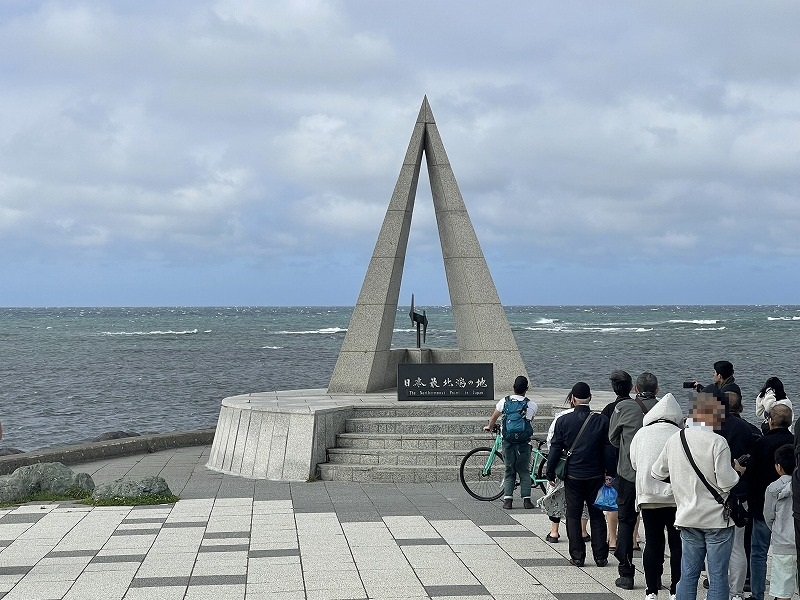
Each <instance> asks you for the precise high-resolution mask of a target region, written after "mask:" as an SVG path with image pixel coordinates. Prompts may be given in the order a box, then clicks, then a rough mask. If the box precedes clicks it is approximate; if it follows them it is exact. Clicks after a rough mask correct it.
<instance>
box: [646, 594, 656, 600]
mask: <svg viewBox="0 0 800 600" xmlns="http://www.w3.org/2000/svg"><path fill="white" fill-rule="evenodd" d="M644 600H658V594H647V595H646V596H645V597H644Z"/></svg>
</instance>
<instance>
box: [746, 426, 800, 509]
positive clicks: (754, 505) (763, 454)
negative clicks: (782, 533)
mask: <svg viewBox="0 0 800 600" xmlns="http://www.w3.org/2000/svg"><path fill="white" fill-rule="evenodd" d="M784 444H794V436H793V435H792V433H791V432H790V431H789V430H788V429H786V428H785V427H778V428H777V429H770V430H769V433H767V435H765V436H763V437H761V438H759V439H757V440H756V441H755V443H754V444H753V450H752V452H750V462H749V463H748V464H747V471H745V473H744V479H745V481H747V484H748V485H747V508H748V512H749V513H750V516H751V517H752V518H754V519H761V520H762V521H763V520H764V494H765V493H766V491H767V486H769V484H770V483H772V482H773V481H775V480H776V479H778V477H779V475H778V472H777V471H776V470H775V450H777V449H778V448H780V447H781V446H783V445H784Z"/></svg>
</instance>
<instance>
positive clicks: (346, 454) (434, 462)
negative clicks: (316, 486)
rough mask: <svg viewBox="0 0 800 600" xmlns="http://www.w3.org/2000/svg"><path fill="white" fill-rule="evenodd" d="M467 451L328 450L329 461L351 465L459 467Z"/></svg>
mask: <svg viewBox="0 0 800 600" xmlns="http://www.w3.org/2000/svg"><path fill="white" fill-rule="evenodd" d="M474 447H477V446H473V448H474ZM467 452H468V450H396V449H390V450H386V449H371V450H365V449H362V448H330V449H329V450H328V462H329V463H334V464H350V465H408V466H426V467H452V466H456V467H457V466H458V465H460V464H461V460H462V459H463V458H464V455H465V454H466V453H467Z"/></svg>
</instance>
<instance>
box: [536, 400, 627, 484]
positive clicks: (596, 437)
mask: <svg viewBox="0 0 800 600" xmlns="http://www.w3.org/2000/svg"><path fill="white" fill-rule="evenodd" d="M589 412H590V411H589V407H588V406H587V405H585V404H579V405H578V406H576V407H575V410H573V411H572V412H571V413H568V414H566V415H563V416H561V417H559V418H558V421H556V428H555V431H554V433H553V441H552V443H551V444H550V452H549V454H548V459H549V460H548V461H547V478H548V479H549V480H550V481H552V480H553V479H555V476H556V474H555V470H556V464H557V463H558V457H560V456H561V453H562V451H563V452H566V451H567V450H569V448H570V446H572V443H573V442H574V441H575V438H576V437H578V432H579V431H580V429H581V426H583V423H584V421H585V420H586V419H587V418H588V416H589ZM616 469H617V465H616V456H615V453H614V447H613V446H612V445H611V443H610V442H609V441H608V419H607V418H606V417H604V416H603V415H600V414H596V413H595V414H594V416H593V417H592V420H591V421H590V422H589V424H588V425H587V426H586V429H585V430H584V432H583V434H582V435H581V439H580V440H578V443H577V445H576V446H575V448H573V450H572V456H571V457H570V459H569V463H568V465H567V477H568V478H570V479H591V478H594V477H603V476H604V475H606V474H608V475H616Z"/></svg>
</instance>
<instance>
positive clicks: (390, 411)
mask: <svg viewBox="0 0 800 600" xmlns="http://www.w3.org/2000/svg"><path fill="white" fill-rule="evenodd" d="M495 406H496V402H494V401H492V402H486V401H485V400H462V401H451V402H400V403H397V404H395V405H394V406H358V407H354V408H353V416H354V417H356V418H366V417H378V418H380V417H440V416H441V417H444V416H452V417H469V416H474V417H482V418H484V419H487V420H488V418H489V417H490V416H491V414H492V411H493V410H494V409H495ZM538 406H539V411H538V413H537V416H538V417H546V418H548V419H550V420H552V418H553V414H554V413H555V412H558V411H560V410H563V409H564V407H563V406H560V405H559V406H553V405H551V404H545V403H541V404H539V405H538Z"/></svg>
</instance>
